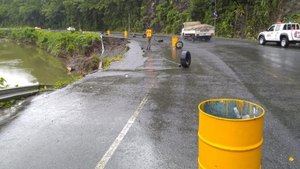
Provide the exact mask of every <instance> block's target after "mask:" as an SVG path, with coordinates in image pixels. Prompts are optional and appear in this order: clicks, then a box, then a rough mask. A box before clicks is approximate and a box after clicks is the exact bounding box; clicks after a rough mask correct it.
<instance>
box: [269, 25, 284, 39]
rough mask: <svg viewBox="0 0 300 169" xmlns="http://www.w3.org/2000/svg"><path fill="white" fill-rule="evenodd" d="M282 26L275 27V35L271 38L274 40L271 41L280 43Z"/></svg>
mask: <svg viewBox="0 0 300 169" xmlns="http://www.w3.org/2000/svg"><path fill="white" fill-rule="evenodd" d="M281 29H282V28H281V25H279V24H278V25H275V29H274V33H273V35H272V36H271V38H272V40H271V41H280V33H281V32H280V31H281Z"/></svg>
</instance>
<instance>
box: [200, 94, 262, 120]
mask: <svg viewBox="0 0 300 169" xmlns="http://www.w3.org/2000/svg"><path fill="white" fill-rule="evenodd" d="M214 101H239V102H245V103H249V104H252V105H254V106H256V107H257V108H259V109H261V110H262V112H261V114H260V115H259V116H257V117H254V118H249V119H230V118H223V117H218V116H214V115H211V114H209V113H207V112H206V111H205V110H203V109H202V108H201V106H202V105H204V104H206V103H208V102H214ZM198 109H199V111H200V113H203V114H205V115H206V116H209V117H212V118H214V119H218V120H223V121H231V122H245V121H252V120H256V119H260V118H262V117H263V116H264V115H265V109H264V108H263V107H262V106H260V105H258V104H256V103H253V102H251V101H248V100H242V99H230V98H219V99H218V98H217V99H208V100H205V101H203V102H201V103H200V104H199V105H198Z"/></svg>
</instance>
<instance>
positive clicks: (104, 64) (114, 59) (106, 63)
mask: <svg viewBox="0 0 300 169" xmlns="http://www.w3.org/2000/svg"><path fill="white" fill-rule="evenodd" d="M122 59H123V54H119V55H116V56H107V57H103V58H102V68H103V69H104V70H106V69H108V68H109V66H110V65H111V64H112V63H113V62H118V61H121V60H122Z"/></svg>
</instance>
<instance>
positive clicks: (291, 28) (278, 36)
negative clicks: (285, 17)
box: [258, 23, 300, 48]
mask: <svg viewBox="0 0 300 169" xmlns="http://www.w3.org/2000/svg"><path fill="white" fill-rule="evenodd" d="M258 40H259V44H260V45H265V44H266V43H267V42H277V44H278V45H280V46H282V47H284V48H286V47H288V46H289V44H290V43H293V44H295V43H300V25H299V24H298V23H278V24H274V25H272V26H271V27H270V28H269V29H267V30H266V31H264V32H261V33H260V34H259V35H258Z"/></svg>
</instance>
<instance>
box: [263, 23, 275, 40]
mask: <svg viewBox="0 0 300 169" xmlns="http://www.w3.org/2000/svg"><path fill="white" fill-rule="evenodd" d="M274 36H275V25H272V26H271V27H270V28H269V29H267V32H266V36H265V39H266V40H267V41H273V39H274Z"/></svg>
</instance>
